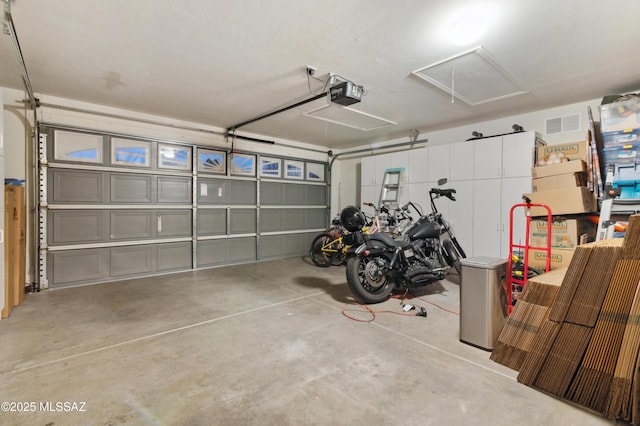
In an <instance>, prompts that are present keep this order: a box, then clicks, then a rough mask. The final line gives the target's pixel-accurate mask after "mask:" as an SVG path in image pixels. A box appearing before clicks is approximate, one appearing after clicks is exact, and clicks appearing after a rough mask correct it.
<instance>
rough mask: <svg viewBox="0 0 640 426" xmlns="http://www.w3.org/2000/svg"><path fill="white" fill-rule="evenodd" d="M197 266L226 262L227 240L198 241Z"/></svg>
mask: <svg viewBox="0 0 640 426" xmlns="http://www.w3.org/2000/svg"><path fill="white" fill-rule="evenodd" d="M196 252H197V265H198V267H204V266H216V265H223V264H225V263H226V262H227V240H207V241H198V245H197V250H196Z"/></svg>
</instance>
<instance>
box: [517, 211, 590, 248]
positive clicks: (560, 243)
mask: <svg viewBox="0 0 640 426" xmlns="http://www.w3.org/2000/svg"><path fill="white" fill-rule="evenodd" d="M552 219H553V220H552V222H551V248H571V249H573V248H576V246H578V244H580V241H581V240H583V239H585V238H586V239H587V241H593V240H595V237H596V224H595V223H593V222H592V221H591V220H590V219H588V218H576V219H564V218H552ZM585 235H586V237H584V236H585ZM529 244H530V245H531V246H534V247H546V246H547V220H546V219H537V220H532V221H531V227H530V229H529Z"/></svg>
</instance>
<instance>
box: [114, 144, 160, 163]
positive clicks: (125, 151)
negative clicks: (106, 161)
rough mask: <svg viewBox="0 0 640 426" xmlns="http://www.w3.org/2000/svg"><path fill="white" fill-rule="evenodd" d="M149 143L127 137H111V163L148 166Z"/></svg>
mask: <svg viewBox="0 0 640 426" xmlns="http://www.w3.org/2000/svg"><path fill="white" fill-rule="evenodd" d="M150 152H151V144H150V143H149V142H145V141H134V140H129V139H117V138H112V139H111V164H118V165H123V166H135V167H149V159H150Z"/></svg>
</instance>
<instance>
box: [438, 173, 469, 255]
mask: <svg viewBox="0 0 640 426" xmlns="http://www.w3.org/2000/svg"><path fill="white" fill-rule="evenodd" d="M447 187H449V188H453V189H455V190H456V193H455V198H456V201H455V202H454V201H449V200H447V201H449V214H448V215H447V216H445V218H446V219H447V220H448V221H449V223H450V224H451V229H452V230H453V234H454V235H455V236H456V238H457V240H458V242H459V243H460V245H461V246H462V249H463V250H464V251H465V253H466V255H467V257H471V256H473V181H472V180H463V181H457V182H451V184H450V185H447Z"/></svg>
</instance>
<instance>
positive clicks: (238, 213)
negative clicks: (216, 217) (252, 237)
mask: <svg viewBox="0 0 640 426" xmlns="http://www.w3.org/2000/svg"><path fill="white" fill-rule="evenodd" d="M230 219H231V223H230V226H231V231H230V232H231V234H255V233H256V231H257V227H256V210H255V209H231V212H230Z"/></svg>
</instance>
